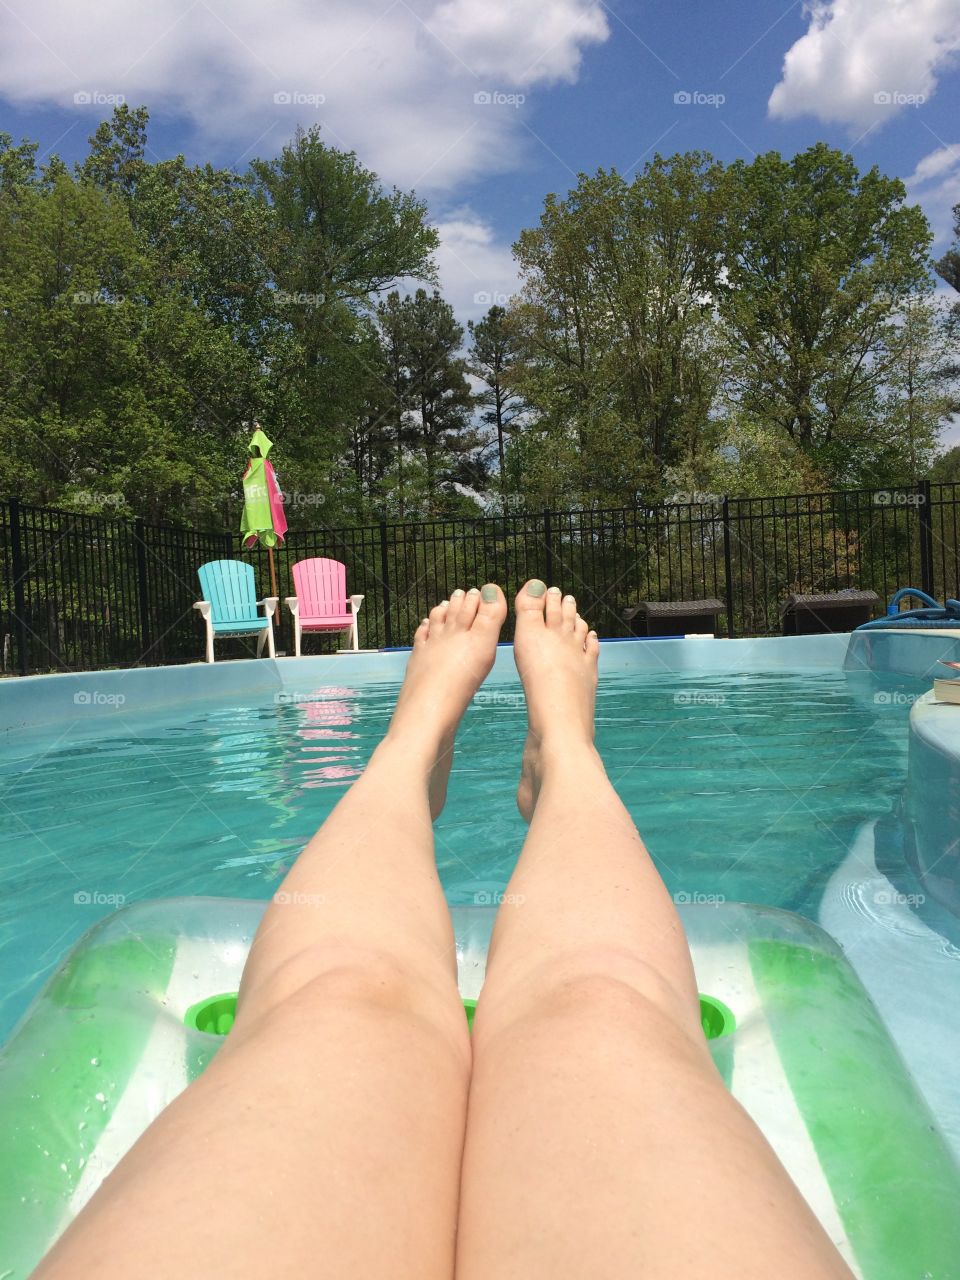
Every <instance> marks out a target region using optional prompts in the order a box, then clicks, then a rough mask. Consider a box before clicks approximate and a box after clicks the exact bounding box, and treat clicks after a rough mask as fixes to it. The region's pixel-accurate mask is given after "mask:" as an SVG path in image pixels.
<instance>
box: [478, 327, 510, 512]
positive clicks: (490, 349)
mask: <svg viewBox="0 0 960 1280" xmlns="http://www.w3.org/2000/svg"><path fill="white" fill-rule="evenodd" d="M468 327H469V330H470V337H471V340H472V347H471V351H470V357H469V361H468V365H467V367H468V369H469V372H470V373H471V374H472V375H473V376H474V377H475V378H476V379H477V380H478V381H479V382H481V383H482V384H483V387H484V389H483V390H482V391H481V392H480V393H479V395H478V396H477V398H476V403H477V406H478V408H479V409H480V411H481V412H480V420H481V422H482V423H483V424H484V426H486V427H487V428H488V429H489V430H490V432H491V433H492V442H491V443H492V444H493V445H494V446H495V447H496V451H497V473H498V476H497V478H498V484H499V488H500V500H501V504H502V506H503V509H504V510H507V509H508V507H509V494H510V491H511V487H510V485H509V483H508V476H507V464H506V443H507V439H508V438H509V436H510V435H511V433H512V432H513V431H514V430H516V428H517V427H518V426H519V421H518V420H519V418H520V415H521V413H522V412H523V408H524V405H523V397H522V396H521V395H520V394H519V392H518V391H517V389H516V388H517V378H518V373H519V370H520V367H521V361H522V347H521V343H520V340H519V335H518V333H517V327H516V322H515V317H514V315H513V314H512V313H511V312H509V311H507V310H505V309H504V308H503V307H499V306H494V307H491V308H490V310H489V311H488V312H487V314H486V315H485V316H484V317H483V319H482V320H478V321H476V322H474V321H473V320H471V321H470V323H469V326H468Z"/></svg>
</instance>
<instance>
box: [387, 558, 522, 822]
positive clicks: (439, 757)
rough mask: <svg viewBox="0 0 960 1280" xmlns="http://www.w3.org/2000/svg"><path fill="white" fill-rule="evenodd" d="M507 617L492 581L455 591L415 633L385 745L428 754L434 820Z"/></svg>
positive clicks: (433, 611) (505, 603)
mask: <svg viewBox="0 0 960 1280" xmlns="http://www.w3.org/2000/svg"><path fill="white" fill-rule="evenodd" d="M506 616H507V602H506V600H505V598H504V595H503V592H502V591H501V590H500V588H499V587H498V586H495V585H494V584H493V583H492V582H488V583H487V585H486V586H485V587H484V588H483V590H482V591H478V590H477V588H476V587H471V589H470V590H469V591H466V592H464V591H461V590H457V591H454V592H453V594H452V595H451V597H450V599H449V600H444V601H443V602H442V603H441V604H438V605H437V606H436V608H434V609H432V610H431V612H430V616H429V618H424V620H423V621H422V622H421V623H420V625H419V627H417V630H416V633H415V634H414V637H413V651H412V653H411V654H410V660H409V662H408V663H407V671H406V675H405V676H404V680H403V688H402V689H401V690H400V696H399V698H398V699H397V707H396V710H395V711H394V713H393V719H392V720H391V721H390V728H389V729H388V730H387V737H386V741H387V742H392V743H397V744H400V745H401V746H402V747H403V748H404V750H407V751H411V752H414V753H416V752H424V753H426V754H425V759H426V763H427V764H428V765H429V767H430V813H431V815H432V816H433V817H434V818H436V817H437V815H438V814H439V813H440V811H441V809H442V808H443V805H444V801H445V800H446V798H447V780H448V779H449V777H450V765H451V763H452V761H453V740H454V737H455V735H456V732H457V726H458V725H459V723H460V719H461V717H462V716H463V713H464V711H465V710H466V708H467V704H468V703H469V701H470V699H471V698H472V697H473V695H474V694H475V693H476V691H477V689H478V688H479V687H480V685H481V684H482V682H483V680H484V679H485V678H486V676H487V673H488V672H489V670H490V668H491V667H492V666H493V660H494V658H495V657H496V653H497V640H498V639H499V637H500V628H501V627H502V626H503V622H504V619H505V618H506Z"/></svg>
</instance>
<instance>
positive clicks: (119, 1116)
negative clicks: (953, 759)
mask: <svg viewBox="0 0 960 1280" xmlns="http://www.w3.org/2000/svg"><path fill="white" fill-rule="evenodd" d="M264 908H265V904H264V903H259V902H250V901H243V900H233V899H217V898H182V899H168V900H164V901H157V902H147V903H139V904H136V905H133V906H130V907H126V908H124V909H123V910H121V911H118V912H117V913H116V914H114V915H112V916H110V917H109V918H107V919H106V920H103V921H101V922H100V923H99V924H98V925H96V926H95V927H94V928H93V929H91V930H90V931H89V933H87V934H86V935H85V936H84V937H83V938H82V939H81V940H80V942H78V943H77V945H76V946H75V947H74V949H73V950H72V951H71V952H70V954H69V955H68V957H67V959H66V960H65V961H64V963H63V965H62V966H61V968H60V969H59V970H58V971H57V973H56V974H55V975H54V977H53V978H52V979H51V980H50V982H49V983H48V984H47V986H46V987H45V989H44V990H43V992H42V993H41V994H40V996H38V998H37V1000H36V1001H35V1002H34V1004H33V1006H32V1007H31V1009H30V1010H29V1011H28V1013H27V1014H26V1016H25V1017H24V1019H23V1020H22V1022H21V1023H20V1025H19V1027H18V1028H17V1030H16V1031H15V1033H14V1034H13V1036H12V1038H11V1039H10V1041H9V1043H8V1045H7V1046H6V1048H5V1049H4V1051H3V1053H2V1055H0V1131H2V1133H3V1135H4V1136H3V1142H4V1147H5V1151H4V1156H5V1158H4V1160H3V1162H2V1164H0V1276H2V1277H3V1278H4V1280H21V1278H22V1277H26V1276H28V1275H29V1273H30V1271H31V1269H32V1268H33V1267H34V1266H35V1265H36V1263H37V1262H38V1260H39V1259H40V1258H41V1257H42V1255H43V1254H44V1252H45V1251H46V1250H47V1249H48V1248H49V1247H50V1245H51V1244H52V1243H53V1241H54V1240H55V1239H56V1238H57V1236H58V1235H59V1234H60V1232H61V1231H62V1230H63V1229H64V1227H65V1226H66V1225H67V1224H68V1223H69V1221H70V1220H71V1218H73V1217H74V1215H75V1214H76V1213H77V1212H78V1211H79V1210H80V1209H81V1208H82V1206H83V1205H84V1204H85V1203H86V1201H87V1200H88V1199H89V1198H90V1196H91V1195H92V1194H93V1192H94V1191H95V1190H96V1188H97V1187H98V1186H99V1185H100V1183H101V1182H102V1180H103V1179H104V1177H105V1176H106V1175H107V1174H108V1173H109V1172H110V1170H111V1169H112V1168H113V1167H114V1166H115V1165H116V1164H117V1162H118V1161H119V1160H120V1158H121V1157H122V1156H123V1154H124V1153H125V1152H126V1151H127V1150H128V1148H129V1147H130V1146H131V1144H132V1143H133V1142H134V1141H135V1140H136V1138H137V1137H138V1135H139V1134H140V1133H142V1132H143V1130H144V1129H145V1128H146V1126H147V1125H148V1124H149V1123H150V1122H151V1121H152V1120H153V1119H154V1118H155V1117H156V1116H157V1115H158V1114H159V1113H160V1112H161V1111H162V1110H163V1108H164V1107H165V1106H166V1105H167V1104H168V1103H169V1102H170V1101H171V1100H172V1099H173V1098H175V1097H176V1095H177V1094H178V1093H180V1091H181V1090H182V1089H184V1088H185V1087H186V1085H187V1084H188V1083H189V1082H190V1081H191V1080H192V1079H194V1077H196V1076H197V1075H199V1073H200V1072H201V1071H203V1069H204V1068H205V1067H206V1065H207V1064H208V1063H209V1062H210V1060H211V1058H212V1057H213V1055H214V1054H215V1053H216V1051H217V1049H218V1047H219V1046H220V1044H222V1042H223V1034H224V1033H225V1032H227V1031H229V1027H230V1024H231V1021H232V1016H233V1007H234V1005H235V998H236V997H235V993H236V991H237V988H238V986H239V982H240V975H241V972H242V970H243V965H244V961H245V959H246V955H247V952H248V950H249V947H250V942H251V939H252V937H253V934H254V932H255V930H256V927H257V924H258V923H259V920H260V917H261V915H262V914H263V911H264ZM680 911H681V915H682V918H683V924H684V928H685V929H686V932H687V936H688V938H689V940H690V945H691V950H692V953H693V958H694V965H695V968H696V972H697V981H698V984H699V987H700V990H701V992H702V993H703V995H702V998H701V1015H702V1023H703V1027H704V1033H705V1034H706V1035H707V1037H708V1039H709V1042H710V1045H711V1048H712V1051H713V1054H714V1058H715V1060H716V1062H717V1065H718V1067H719V1069H720V1071H721V1073H722V1075H723V1077H724V1079H725V1081H726V1082H727V1085H728V1087H729V1088H730V1089H731V1091H732V1092H733V1094H734V1095H735V1096H736V1097H737V1098H739V1099H740V1101H741V1102H742V1103H743V1105H744V1106H745V1107H746V1109H747V1110H748V1111H749V1112H750V1114H751V1115H752V1116H753V1118H754V1119H755V1120H756V1121H757V1123H758V1124H759V1125H760V1128H761V1129H762V1130H763V1132H764V1133H765V1134H766V1136H767V1138H768V1140H769V1141H770V1143H771V1144H772V1145H773V1147H774V1148H775V1150H776V1151H777V1153H778V1155H779V1156H780V1158H781V1160H782V1161H783V1163H784V1164H785V1165H786V1167H787V1169H788V1171H789V1172H790V1174H791V1176H792V1177H793V1179H794V1181H795V1182H796V1183H797V1185H798V1186H799V1188H800V1190H801V1191H802V1192H803V1194H804V1195H805V1197H806V1198H807V1201H808V1202H809V1204H810V1205H811V1207H812V1208H813V1210H814V1212H815V1213H816V1214H817V1216H818V1217H819V1219H820V1221H821V1222H822V1223H823V1225H824V1226H825V1228H826V1229H827V1231H828V1232H829V1234H830V1236H831V1238H832V1239H833V1240H834V1241H836V1243H837V1246H838V1247H839V1249H840V1250H841V1252H842V1253H843V1255H844V1257H845V1258H846V1259H847V1260H848V1262H849V1263H850V1265H851V1267H852V1268H853V1270H854V1272H855V1274H857V1275H858V1276H860V1277H862V1280H921V1278H922V1280H956V1278H957V1276H958V1275H960V1261H958V1260H960V1210H958V1206H960V1169H958V1167H957V1165H956V1164H955V1162H954V1160H953V1157H952V1155H951V1153H950V1151H949V1149H948V1147H947V1146H946V1144H945V1142H944V1140H943V1138H942V1137H941V1135H940V1133H939V1131H938V1129H937V1127H936V1125H935V1123H934V1120H933V1117H932V1116H931V1114H930V1113H929V1111H928V1110H927V1107H926V1105H925V1103H924V1102H923V1100H922V1098H921V1097H920V1095H919V1094H918V1092H917V1090H916V1087H915V1086H914V1084H913V1081H912V1080H911V1078H910V1075H909V1073H908V1072H907V1069H906V1068H905V1066H904V1065H903V1063H902V1061H901V1059H900V1057H899V1055H898V1054H897V1051H896V1049H895V1048H894V1047H893V1045H892V1043H891V1041H890V1039H889V1037H888V1035H887V1032H886V1030H885V1028H884V1025H883V1022H882V1021H881V1019H880V1017H879V1015H878V1014H877V1012H876V1009H875V1008H874V1006H873V1005H872V1004H871V1002H870V999H869V997H868V996H867V994H866V992H865V991H864V989H863V987H862V986H861V985H860V982H859V980H858V979H857V978H856V976H855V975H854V973H853V971H852V969H851V968H850V966H849V965H848V964H847V962H846V960H845V959H844V958H843V955H842V953H841V952H840V950H839V948H838V947H837V946H836V945H835V944H834V943H833V942H832V940H831V939H830V938H829V936H828V935H827V934H825V933H824V932H823V931H822V930H821V929H819V928H818V927H817V926H816V925H814V924H811V923H810V922H809V921H806V920H803V919H801V918H800V917H798V916H793V915H790V914H789V913H787V912H783V911H776V910H770V909H766V908H760V907H747V906H740V905H736V904H723V905H720V906H707V905H697V906H683V907H681V908H680ZM494 915H495V908H492V907H490V908H488V907H465V908H454V910H453V919H454V927H455V931H456V937H457V962H458V969H459V981H460V991H461V995H462V996H463V998H464V1001H465V1004H466V1005H467V1007H468V1009H469V1008H470V1007H471V1006H472V1004H473V1002H475V1000H476V998H477V996H478V995H479V993H480V988H481V986H482V984H483V976H484V970H485V965H486V954H487V944H488V942H489V938H490V930H491V927H492V924H493V918H494Z"/></svg>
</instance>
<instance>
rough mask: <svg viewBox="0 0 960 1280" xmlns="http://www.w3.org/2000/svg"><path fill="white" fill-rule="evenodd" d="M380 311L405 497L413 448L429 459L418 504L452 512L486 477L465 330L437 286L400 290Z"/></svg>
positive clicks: (436, 512) (389, 414) (405, 498)
mask: <svg viewBox="0 0 960 1280" xmlns="http://www.w3.org/2000/svg"><path fill="white" fill-rule="evenodd" d="M378 315H379V318H380V324H381V332H382V335H383V342H384V351H385V368H386V373H387V378H388V386H389V391H390V395H391V397H392V404H391V406H390V407H389V408H388V410H387V412H386V414H385V416H386V417H388V418H389V419H390V420H391V421H392V424H393V438H394V441H395V444H396V462H397V468H398V484H399V489H400V495H401V504H405V503H406V502H407V501H408V500H409V499H410V497H411V492H410V486H409V484H407V486H406V489H405V487H404V478H405V477H406V479H407V480H409V479H410V472H409V461H410V459H409V450H412V451H415V452H417V453H419V455H420V458H421V460H422V464H423V472H422V476H423V492H422V494H420V495H419V496H416V495H414V496H413V500H414V503H415V504H416V505H417V506H419V507H420V509H421V510H422V511H423V512H424V513H426V514H429V515H443V514H448V513H450V512H452V510H454V509H456V508H459V507H461V506H462V503H461V502H460V500H459V498H458V496H457V495H458V493H460V491H461V489H462V488H472V489H476V488H479V487H481V486H482V484H483V482H484V481H485V478H486V473H485V468H484V467H483V464H482V461H481V459H480V450H481V444H482V442H481V440H480V437H479V434H478V432H477V431H476V429H475V427H474V426H473V424H472V422H471V420H470V410H471V408H472V406H473V397H472V395H471V392H470V384H469V383H468V382H467V379H466V376H465V371H466V362H465V361H464V359H463V357H462V356H461V355H460V349H461V346H462V343H463V329H462V327H461V326H460V325H459V324H458V323H457V321H456V319H455V318H454V315H453V308H452V307H451V306H450V305H449V303H447V302H445V301H444V300H443V298H442V297H441V296H440V294H439V293H438V292H437V291H436V290H434V291H433V292H432V293H429V294H428V293H427V291H426V290H425V289H418V290H417V291H416V293H415V294H414V295H413V296H408V297H405V298H401V297H400V295H399V293H398V292H396V291H394V292H393V293H391V294H390V295H389V296H388V297H387V299H386V301H385V302H384V303H383V304H382V305H381V307H380V308H379V312H378ZM405 446H409V450H406V449H405Z"/></svg>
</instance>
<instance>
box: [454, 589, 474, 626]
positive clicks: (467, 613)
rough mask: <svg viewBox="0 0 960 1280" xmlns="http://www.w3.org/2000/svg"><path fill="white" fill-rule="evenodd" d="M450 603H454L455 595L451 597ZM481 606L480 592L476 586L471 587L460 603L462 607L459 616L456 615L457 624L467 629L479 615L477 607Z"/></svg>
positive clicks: (458, 612)
mask: <svg viewBox="0 0 960 1280" xmlns="http://www.w3.org/2000/svg"><path fill="white" fill-rule="evenodd" d="M450 603H451V604H452V603H453V597H451V599H450ZM479 606H480V592H479V591H478V590H477V588H476V587H471V588H470V590H469V591H468V592H467V594H466V595H465V596H464V597H463V600H462V601H461V603H460V608H459V609H458V610H457V616H456V624H457V626H458V627H461V628H463V629H464V630H466V629H467V628H468V627H469V626H470V625H471V624H472V622H473V620H474V618H475V617H476V616H477V609H478V608H479Z"/></svg>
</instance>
